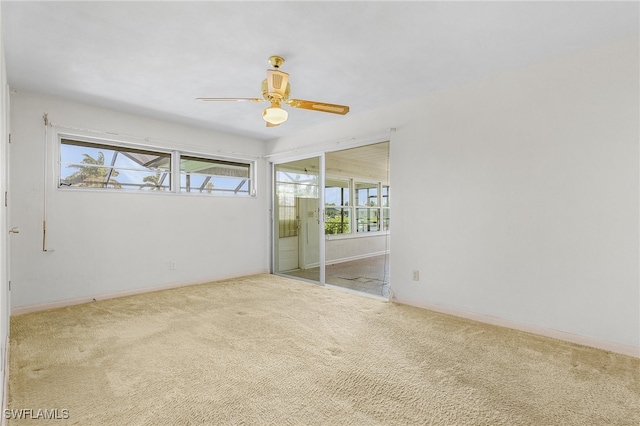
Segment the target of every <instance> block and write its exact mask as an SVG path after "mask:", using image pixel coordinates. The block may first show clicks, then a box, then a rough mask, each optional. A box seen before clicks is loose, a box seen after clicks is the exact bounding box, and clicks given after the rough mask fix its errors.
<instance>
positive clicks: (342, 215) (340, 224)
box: [324, 208, 351, 235]
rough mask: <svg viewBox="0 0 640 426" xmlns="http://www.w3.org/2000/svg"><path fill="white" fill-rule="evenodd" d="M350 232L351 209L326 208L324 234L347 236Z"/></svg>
mask: <svg viewBox="0 0 640 426" xmlns="http://www.w3.org/2000/svg"><path fill="white" fill-rule="evenodd" d="M350 232H351V209H349V208H346V209H344V208H328V209H326V212H325V224H324V233H325V234H326V235H330V234H348V233H350Z"/></svg>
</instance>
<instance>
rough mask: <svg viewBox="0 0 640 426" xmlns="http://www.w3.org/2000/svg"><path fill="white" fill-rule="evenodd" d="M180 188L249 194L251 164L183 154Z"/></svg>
mask: <svg viewBox="0 0 640 426" xmlns="http://www.w3.org/2000/svg"><path fill="white" fill-rule="evenodd" d="M180 190H181V191H184V192H198V193H207V194H212V193H214V192H218V193H231V194H240V195H249V194H250V191H251V170H250V164H248V163H236V162H231V161H223V160H215V159H207V158H199V157H191V156H186V155H183V156H181V157H180Z"/></svg>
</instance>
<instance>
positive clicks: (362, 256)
mask: <svg viewBox="0 0 640 426" xmlns="http://www.w3.org/2000/svg"><path fill="white" fill-rule="evenodd" d="M385 254H389V251H377V252H375V253H367V254H360V255H358V256H349V257H343V258H341V259H334V260H327V261H325V262H324V264H325V265H335V264H338V263H344V262H352V261H354V260H360V259H366V258H368V257H376V256H382V255H385Z"/></svg>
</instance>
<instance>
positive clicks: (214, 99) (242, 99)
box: [196, 98, 264, 102]
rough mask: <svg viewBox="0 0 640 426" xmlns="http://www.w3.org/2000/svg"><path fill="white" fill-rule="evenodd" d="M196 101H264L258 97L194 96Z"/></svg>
mask: <svg viewBox="0 0 640 426" xmlns="http://www.w3.org/2000/svg"><path fill="white" fill-rule="evenodd" d="M196 100H197V101H232V102H264V99H260V98H196Z"/></svg>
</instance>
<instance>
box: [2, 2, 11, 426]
mask: <svg viewBox="0 0 640 426" xmlns="http://www.w3.org/2000/svg"><path fill="white" fill-rule="evenodd" d="M8 104H9V94H8V88H7V74H6V68H5V62H4V38H3V31H2V9H1V8H0V169H1V171H0V195H1V196H2V198H4V193H5V191H6V190H7V170H8V167H7V166H8V164H7V150H8V146H7V145H8V135H9V126H8V124H9V119H8V117H9V108H8ZM0 203H1V204H0V379H1V380H2V381H1V382H0V401H2V409H3V413H4V409H5V407H6V404H7V396H8V395H7V394H6V392H7V386H8V381H9V374H8V368H6V367H8V363H7V360H8V356H9V347H8V337H9V311H10V294H9V286H8V278H9V271H8V264H7V259H8V257H7V253H8V241H7V238H8V229H7V220H8V209H7V208H6V207H5V203H4V200H2V201H1V202H0ZM3 417H4V416H3ZM0 423H1V424H5V421H4V419H3V420H1V421H0Z"/></svg>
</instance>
